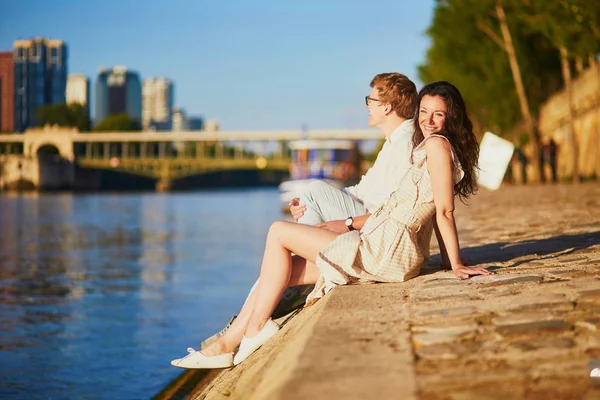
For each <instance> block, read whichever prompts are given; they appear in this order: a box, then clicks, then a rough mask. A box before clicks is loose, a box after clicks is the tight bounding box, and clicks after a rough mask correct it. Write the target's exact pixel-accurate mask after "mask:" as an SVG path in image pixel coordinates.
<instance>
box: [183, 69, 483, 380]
mask: <svg viewBox="0 0 600 400" xmlns="http://www.w3.org/2000/svg"><path fill="white" fill-rule="evenodd" d="M365 101H366V108H367V109H368V110H369V125H371V126H374V127H377V128H379V129H380V130H381V131H382V132H383V134H384V136H385V143H384V145H383V147H382V149H381V151H380V153H379V154H378V156H377V159H376V161H375V163H374V164H373V166H372V167H371V168H370V169H369V170H368V171H367V173H366V174H365V175H364V176H363V177H362V178H361V180H360V182H359V183H358V184H357V185H355V186H351V187H347V188H344V189H342V190H339V189H337V188H335V187H333V186H330V185H328V184H326V183H324V182H320V181H315V182H313V183H311V184H310V185H309V186H308V188H307V190H306V191H305V193H304V194H303V196H302V198H300V199H293V200H292V201H291V202H290V210H291V213H292V216H293V217H294V219H295V220H296V221H297V222H299V223H294V222H287V221H277V222H274V223H273V224H272V225H271V227H270V229H269V233H268V235H267V239H266V244H265V251H264V256H263V261H262V265H261V271H260V276H259V279H258V281H257V284H256V285H255V286H254V287H253V288H252V290H251V292H250V294H249V295H248V298H247V299H246V302H245V303H244V305H243V307H242V309H241V311H240V312H239V314H238V316H237V317H236V318H235V319H234V320H233V321H232V322H231V324H230V325H228V327H227V329H226V330H225V331H224V332H223V333H222V334H220V335H216V336H215V337H214V338H213V340H211V341H210V343H208V342H205V346H203V348H202V350H200V351H196V350H193V349H188V352H189V354H188V355H187V356H185V357H183V358H180V359H176V360H173V361H172V362H171V364H172V365H174V366H176V367H181V368H191V369H198V368H227V367H231V366H233V365H237V364H239V363H241V362H242V361H244V360H245V359H246V358H247V357H248V356H249V355H250V354H252V353H253V352H254V351H256V350H257V349H258V348H259V347H260V346H262V345H263V344H264V343H266V342H267V341H268V340H269V339H270V338H271V337H273V335H275V334H276V333H277V331H278V330H279V328H280V327H279V325H278V324H277V323H275V322H274V321H273V320H272V315H273V311H274V310H275V309H276V307H277V306H278V303H279V302H280V299H281V298H282V295H283V294H284V292H285V291H286V289H288V288H292V287H298V286H299V285H314V287H312V291H311V292H310V293H309V294H308V296H307V297H306V301H305V302H306V304H307V305H310V304H312V303H314V302H315V301H317V300H318V299H319V298H321V297H323V296H325V295H326V294H327V292H328V291H330V290H331V289H332V288H334V287H335V286H337V285H348V284H357V283H364V282H404V281H406V280H408V279H410V278H413V277H415V276H417V275H418V274H419V271H420V268H421V266H422V265H423V264H424V263H425V262H426V260H427V259H428V258H429V243H430V239H431V235H432V233H433V231H435V234H436V238H437V240H438V243H439V247H440V252H441V256H442V267H445V268H451V269H452V271H453V273H454V274H455V275H456V276H457V277H459V278H461V279H466V278H468V277H469V276H471V275H487V274H491V272H489V271H488V270H486V269H484V268H479V267H469V266H466V265H464V264H463V262H462V260H461V257H460V248H459V240H458V234H457V228H456V223H455V220H454V215H453V212H454V199H455V196H458V197H459V198H461V199H466V198H467V197H468V196H470V195H472V194H474V192H475V191H476V182H475V170H476V167H477V159H478V154H479V146H478V144H477V140H476V138H475V135H474V133H473V127H472V124H471V121H470V120H469V117H468V115H467V111H466V107H465V103H464V101H463V98H462V96H461V94H460V92H459V91H458V89H457V88H456V87H454V86H453V85H452V84H450V83H448V82H436V83H432V84H429V85H427V86H425V87H424V88H423V89H422V90H421V91H420V92H419V93H417V90H416V86H415V84H414V83H413V82H411V81H410V80H409V79H408V78H407V77H406V76H404V75H402V74H399V73H384V74H379V75H377V76H375V77H374V78H373V80H372V81H371V92H370V94H369V95H368V96H366V99H365ZM288 290H289V289H288ZM236 349H237V352H236Z"/></svg>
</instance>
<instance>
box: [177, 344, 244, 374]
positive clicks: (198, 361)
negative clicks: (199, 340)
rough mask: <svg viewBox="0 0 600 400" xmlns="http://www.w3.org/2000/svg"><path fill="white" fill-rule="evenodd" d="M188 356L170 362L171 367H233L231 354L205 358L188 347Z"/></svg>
mask: <svg viewBox="0 0 600 400" xmlns="http://www.w3.org/2000/svg"><path fill="white" fill-rule="evenodd" d="M187 351H188V353H189V354H188V355H187V356H185V357H183V358H178V359H176V360H173V361H171V365H172V366H174V367H179V368H188V369H211V368H229V367H232V366H233V353H225V354H219V355H218V356H212V357H209V356H205V355H204V354H202V353H201V352H199V351H196V350H194V349H192V348H191V347H188V349H187Z"/></svg>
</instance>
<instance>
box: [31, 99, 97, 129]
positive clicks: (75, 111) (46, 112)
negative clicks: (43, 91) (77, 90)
mask: <svg viewBox="0 0 600 400" xmlns="http://www.w3.org/2000/svg"><path fill="white" fill-rule="evenodd" d="M36 123H37V125H38V126H44V125H47V124H48V125H58V126H65V127H74V128H77V129H78V130H79V132H86V131H89V130H90V117H89V114H88V110H87V107H85V106H83V105H81V104H78V103H75V104H69V105H67V104H64V103H62V104H54V105H48V106H42V107H39V108H38V109H37V110H36Z"/></svg>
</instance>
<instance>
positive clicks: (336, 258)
mask: <svg viewBox="0 0 600 400" xmlns="http://www.w3.org/2000/svg"><path fill="white" fill-rule="evenodd" d="M433 136H437V137H442V138H444V139H446V138H445V137H443V136H441V135H430V136H429V137H428V138H427V139H429V138H431V137H433ZM427 139H425V140H424V141H423V142H421V144H419V146H417V147H416V148H415V149H414V151H413V165H412V167H411V169H410V171H409V172H408V173H407V174H406V175H405V178H404V179H403V180H402V182H401V183H400V186H399V187H398V189H397V190H396V191H395V192H393V193H392V194H391V195H390V196H389V197H388V198H387V199H386V201H385V202H384V203H383V205H381V207H379V208H378V209H377V210H376V211H375V212H374V213H373V214H372V215H371V216H370V217H369V219H368V220H367V222H366V223H365V225H364V226H363V227H362V229H361V230H360V231H352V232H348V233H345V234H343V235H340V236H338V237H337V238H336V239H335V240H334V241H333V242H331V243H330V244H329V245H328V246H327V247H325V248H324V249H322V250H321V251H320V252H319V254H318V256H317V261H316V264H317V267H318V268H319V270H320V271H321V276H320V277H319V279H318V281H317V283H316V285H315V289H314V290H313V292H312V293H311V294H310V295H309V296H308V298H307V304H311V303H313V302H314V301H316V300H317V299H319V298H320V297H322V296H324V295H325V294H326V293H327V292H328V291H329V290H331V289H332V288H334V287H335V286H337V285H347V284H351V283H359V282H360V283H366V282H404V281H406V280H408V279H410V278H413V277H415V276H417V275H418V274H419V271H420V269H421V266H422V265H423V264H424V262H425V261H426V260H427V259H428V258H429V243H430V241H431V234H432V231H433V222H432V217H433V215H434V214H435V205H434V203H433V193H432V189H431V180H430V177H429V171H428V170H427V163H426V158H427V157H426V153H425V141H426V140H427ZM446 140H447V139H446ZM452 159H453V160H454V171H453V172H454V183H455V184H456V183H457V182H459V181H460V180H461V179H462V177H463V176H464V173H463V171H462V168H461V166H460V163H459V162H458V160H456V159H455V157H454V154H452Z"/></svg>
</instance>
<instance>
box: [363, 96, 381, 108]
mask: <svg viewBox="0 0 600 400" xmlns="http://www.w3.org/2000/svg"><path fill="white" fill-rule="evenodd" d="M369 101H379V99H374V98H372V97H369V96H365V104H366V105H367V106H368V105H369Z"/></svg>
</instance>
